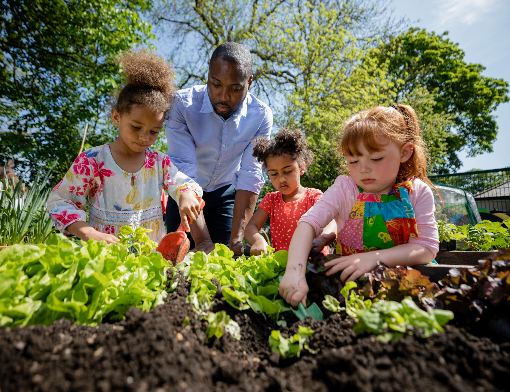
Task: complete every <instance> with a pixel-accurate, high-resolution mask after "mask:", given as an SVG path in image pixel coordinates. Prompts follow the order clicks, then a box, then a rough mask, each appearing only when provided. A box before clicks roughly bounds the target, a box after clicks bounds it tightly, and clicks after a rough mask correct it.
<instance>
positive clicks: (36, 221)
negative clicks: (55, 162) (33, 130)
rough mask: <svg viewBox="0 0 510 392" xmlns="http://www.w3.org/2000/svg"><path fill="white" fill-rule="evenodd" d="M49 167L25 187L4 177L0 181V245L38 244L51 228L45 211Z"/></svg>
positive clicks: (51, 224)
mask: <svg viewBox="0 0 510 392" xmlns="http://www.w3.org/2000/svg"><path fill="white" fill-rule="evenodd" d="M50 173H51V169H50V170H48V171H47V172H46V173H45V174H43V175H38V176H37V177H36V179H35V181H34V182H33V184H32V185H31V186H30V187H28V189H27V186H26V185H25V184H24V183H23V181H22V180H20V181H19V182H18V183H17V184H15V183H14V181H13V180H9V179H8V178H7V176H6V178H5V179H4V180H3V181H1V182H0V245H3V246H5V245H14V244H20V243H25V244H40V243H43V242H44V241H45V240H46V238H48V236H49V235H50V233H51V232H53V231H54V228H53V222H52V220H51V218H50V216H49V215H48V214H47V213H46V201H47V200H48V196H49V194H50V192H51V190H50V189H47V188H46V186H47V183H48V178H49V175H50Z"/></svg>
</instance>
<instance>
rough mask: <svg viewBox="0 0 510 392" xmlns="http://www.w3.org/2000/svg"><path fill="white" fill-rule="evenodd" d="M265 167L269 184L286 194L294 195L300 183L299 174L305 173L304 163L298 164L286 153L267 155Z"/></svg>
mask: <svg viewBox="0 0 510 392" xmlns="http://www.w3.org/2000/svg"><path fill="white" fill-rule="evenodd" d="M266 168H267V174H268V175H269V179H270V180H271V184H273V186H274V187H275V189H276V190H278V191H280V192H281V193H282V194H284V195H286V196H290V197H292V196H294V195H296V194H297V193H298V191H299V187H300V185H301V182H300V179H301V176H302V175H303V174H304V173H305V164H304V163H303V164H301V165H300V164H299V163H298V161H296V160H294V159H292V158H291V157H289V156H288V155H280V156H277V157H274V156H273V157H269V158H267V159H266Z"/></svg>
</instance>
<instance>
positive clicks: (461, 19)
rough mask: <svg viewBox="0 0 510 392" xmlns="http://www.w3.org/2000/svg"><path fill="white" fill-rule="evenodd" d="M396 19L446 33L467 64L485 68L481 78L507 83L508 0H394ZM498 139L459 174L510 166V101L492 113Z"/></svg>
mask: <svg viewBox="0 0 510 392" xmlns="http://www.w3.org/2000/svg"><path fill="white" fill-rule="evenodd" d="M390 8H393V14H394V16H395V17H402V16H406V17H408V18H409V20H410V22H411V23H410V25H411V26H416V27H420V28H425V29H426V30H427V31H435V32H436V33H438V34H439V33H443V32H444V31H448V32H449V34H448V36H449V38H450V40H451V41H453V42H455V43H458V44H459V47H460V48H461V49H462V50H463V51H464V52H465V54H466V56H465V57H464V60H465V61H466V62H467V63H476V64H481V65H483V66H484V67H485V71H484V72H483V75H484V76H489V77H492V78H498V79H500V78H502V79H504V80H505V81H507V82H509V83H510V22H509V19H510V1H509V0H427V1H424V0H393V2H392V4H391V5H390ZM495 115H496V116H497V123H498V128H499V129H498V138H497V140H496V142H495V143H494V152H492V153H486V154H482V155H477V156H475V157H467V156H466V154H465V153H464V152H461V153H460V154H459V157H460V159H461V161H462V163H463V166H462V168H461V169H460V170H459V173H460V172H465V171H468V170H472V169H481V170H490V169H500V168H503V167H508V166H510V102H507V103H504V104H501V105H499V107H498V109H497V110H496V111H495Z"/></svg>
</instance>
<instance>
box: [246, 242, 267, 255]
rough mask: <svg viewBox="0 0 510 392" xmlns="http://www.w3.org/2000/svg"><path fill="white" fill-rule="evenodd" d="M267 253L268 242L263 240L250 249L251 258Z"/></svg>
mask: <svg viewBox="0 0 510 392" xmlns="http://www.w3.org/2000/svg"><path fill="white" fill-rule="evenodd" d="M263 253H264V254H265V253H267V242H266V241H265V240H264V239H263V238H259V239H258V240H257V241H255V242H254V243H253V245H252V246H251V249H250V255H251V256H258V255H261V254H263Z"/></svg>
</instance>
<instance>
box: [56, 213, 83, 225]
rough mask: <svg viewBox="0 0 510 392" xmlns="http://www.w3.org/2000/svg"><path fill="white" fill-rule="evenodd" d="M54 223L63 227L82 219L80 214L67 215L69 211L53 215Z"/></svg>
mask: <svg viewBox="0 0 510 392" xmlns="http://www.w3.org/2000/svg"><path fill="white" fill-rule="evenodd" d="M51 217H52V218H53V220H54V221H56V222H58V223H59V224H60V225H62V227H65V226H67V225H69V223H71V222H73V221H76V220H77V219H79V218H80V214H69V215H68V214H67V211H62V213H61V214H51Z"/></svg>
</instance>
